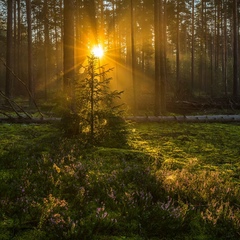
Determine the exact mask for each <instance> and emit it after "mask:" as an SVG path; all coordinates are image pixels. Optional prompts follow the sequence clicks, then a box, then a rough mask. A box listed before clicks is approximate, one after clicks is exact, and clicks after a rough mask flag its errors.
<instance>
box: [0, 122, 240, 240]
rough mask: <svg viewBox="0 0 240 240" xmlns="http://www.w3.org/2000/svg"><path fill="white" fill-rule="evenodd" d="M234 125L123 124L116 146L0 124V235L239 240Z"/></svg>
mask: <svg viewBox="0 0 240 240" xmlns="http://www.w3.org/2000/svg"><path fill="white" fill-rule="evenodd" d="M239 136H240V125H239V124H237V123H231V124H230V123H227V124H226V123H211V124H209V123H176V122H170V123H166V122H165V123H150V122H148V123H131V124H130V125H129V135H128V144H127V145H126V146H122V148H111V146H108V147H106V146H105V147H103V146H102V147H94V148H89V147H87V146H85V145H84V144H83V143H82V142H81V140H79V139H75V138H71V139H66V138H64V137H63V136H62V134H61V132H59V129H58V128H56V127H55V126H54V125H51V124H41V125H39V124H1V125H0V181H1V185H0V239H2V240H5V239H15V240H20V239H21V240H22V239H24V240H28V239H29V240H30V239H31V240H32V239H36V240H38V239H39V240H40V239H46V240H47V239H49V240H52V239H53V240H54V239H73V240H74V239H97V240H101V239H103V240H120V239H129V240H140V239H152V240H154V239H167V240H170V239H218V240H219V239H239V237H240V220H239V219H240V188H239V186H240V157H239V156H240V141H239Z"/></svg>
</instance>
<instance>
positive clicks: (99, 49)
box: [92, 45, 104, 58]
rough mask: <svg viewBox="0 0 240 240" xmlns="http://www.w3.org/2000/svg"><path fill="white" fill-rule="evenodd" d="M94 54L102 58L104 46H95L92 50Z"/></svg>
mask: <svg viewBox="0 0 240 240" xmlns="http://www.w3.org/2000/svg"><path fill="white" fill-rule="evenodd" d="M92 54H93V55H94V56H95V57H98V58H101V57H102V56H103V54H104V51H103V48H102V46H101V45H97V46H94V47H93V49H92Z"/></svg>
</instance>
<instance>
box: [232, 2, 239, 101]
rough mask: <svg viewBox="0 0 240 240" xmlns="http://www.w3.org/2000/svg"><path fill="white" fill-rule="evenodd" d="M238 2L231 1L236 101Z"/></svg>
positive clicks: (236, 98) (237, 91)
mask: <svg viewBox="0 0 240 240" xmlns="http://www.w3.org/2000/svg"><path fill="white" fill-rule="evenodd" d="M237 2H238V0H233V98H234V99H235V100H238V96H239V78H238V73H239V71H238V67H239V66H238V4H237Z"/></svg>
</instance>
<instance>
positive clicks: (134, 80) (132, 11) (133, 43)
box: [130, 0, 138, 116]
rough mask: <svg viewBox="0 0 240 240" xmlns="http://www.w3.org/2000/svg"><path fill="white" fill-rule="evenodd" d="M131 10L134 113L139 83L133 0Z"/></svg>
mask: <svg viewBox="0 0 240 240" xmlns="http://www.w3.org/2000/svg"><path fill="white" fill-rule="evenodd" d="M130 3H131V4H130V10H131V64H132V82H133V114H134V116H136V114H137V108H138V107H137V84H136V59H135V58H136V54H135V31H134V28H135V24H134V23H135V21H134V6H133V0H131V2H130Z"/></svg>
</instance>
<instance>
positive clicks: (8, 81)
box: [5, 0, 13, 98]
mask: <svg viewBox="0 0 240 240" xmlns="http://www.w3.org/2000/svg"><path fill="white" fill-rule="evenodd" d="M12 13H13V1H12V0H8V2H7V56H6V65H7V67H6V84H5V94H6V96H7V97H8V98H11V97H12V81H13V80H12V79H13V76H12V73H11V71H12V70H13V27H12V26H13V24H12V23H13V22H12V17H13V14H12Z"/></svg>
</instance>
